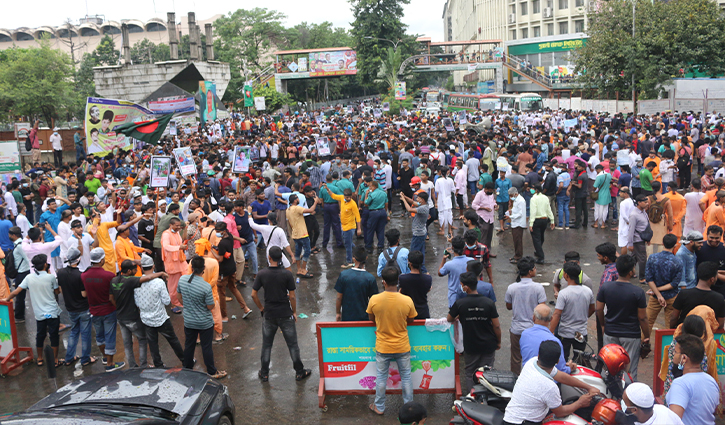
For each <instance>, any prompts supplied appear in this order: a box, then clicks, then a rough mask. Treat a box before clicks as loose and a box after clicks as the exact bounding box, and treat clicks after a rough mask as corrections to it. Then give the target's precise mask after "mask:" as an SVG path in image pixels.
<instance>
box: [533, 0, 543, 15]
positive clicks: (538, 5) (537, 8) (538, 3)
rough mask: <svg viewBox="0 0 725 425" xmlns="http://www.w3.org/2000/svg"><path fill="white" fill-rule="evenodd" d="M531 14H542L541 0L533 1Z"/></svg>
mask: <svg viewBox="0 0 725 425" xmlns="http://www.w3.org/2000/svg"><path fill="white" fill-rule="evenodd" d="M531 9H532V10H531V13H541V0H533V1H532V2H531Z"/></svg>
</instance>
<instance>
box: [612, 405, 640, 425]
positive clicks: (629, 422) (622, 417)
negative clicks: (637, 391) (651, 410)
mask: <svg viewBox="0 0 725 425" xmlns="http://www.w3.org/2000/svg"><path fill="white" fill-rule="evenodd" d="M622 406H623V407H624V401H623V402H622ZM614 421H615V423H618V424H621V425H634V424H635V423H637V418H636V417H635V416H634V415H633V414H630V415H628V414H626V413H624V411H622V410H617V413H615V417H614Z"/></svg>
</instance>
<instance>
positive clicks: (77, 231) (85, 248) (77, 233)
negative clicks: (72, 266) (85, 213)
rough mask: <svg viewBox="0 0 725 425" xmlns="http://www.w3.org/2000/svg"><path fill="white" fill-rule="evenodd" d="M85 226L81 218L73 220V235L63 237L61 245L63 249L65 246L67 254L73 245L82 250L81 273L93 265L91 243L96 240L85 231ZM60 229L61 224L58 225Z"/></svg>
mask: <svg viewBox="0 0 725 425" xmlns="http://www.w3.org/2000/svg"><path fill="white" fill-rule="evenodd" d="M83 228H84V226H83V225H82V224H81V221H80V220H71V222H70V230H71V235H70V237H69V238H68V239H67V240H66V239H63V245H61V249H62V248H63V247H65V249H66V254H67V251H68V249H70V248H71V247H75V248H77V249H78V251H80V252H81V260H80V263H78V270H80V271H81V273H83V272H84V271H86V270H87V269H88V267H90V266H91V245H93V241H94V238H93V236H91V235H89V234H88V233H83ZM58 230H60V225H58ZM61 255H63V254H61Z"/></svg>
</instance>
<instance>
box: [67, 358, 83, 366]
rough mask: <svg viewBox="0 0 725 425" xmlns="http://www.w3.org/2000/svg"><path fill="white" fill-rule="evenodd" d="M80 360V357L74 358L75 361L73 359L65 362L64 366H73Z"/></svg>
mask: <svg viewBox="0 0 725 425" xmlns="http://www.w3.org/2000/svg"><path fill="white" fill-rule="evenodd" d="M80 359H81V358H80V357H78V356H75V357H73V359H71V361H69V362H66V361H63V366H71V365H72V364H73V363H75V362H77V361H78V360H80Z"/></svg>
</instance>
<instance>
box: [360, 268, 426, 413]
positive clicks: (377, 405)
mask: <svg viewBox="0 0 725 425" xmlns="http://www.w3.org/2000/svg"><path fill="white" fill-rule="evenodd" d="M398 275H399V273H398V270H396V269H395V268H394V267H386V268H385V269H383V273H382V276H383V286H384V291H383V292H381V293H379V294H376V295H373V296H372V297H371V298H370V302H369V303H368V309H367V313H368V316H369V317H370V320H371V321H372V322H373V323H375V329H376V332H375V335H376V338H375V351H376V355H375V363H376V365H377V378H376V380H375V402H374V403H373V404H371V405H370V406H369V407H370V410H372V411H373V412H375V413H377V414H378V415H382V414H383V413H384V412H385V390H386V385H387V382H388V374H389V369H390V362H391V361H395V363H396V364H397V365H398V372H399V373H400V382H401V389H402V390H403V403H408V402H410V401H413V382H412V381H411V379H410V374H411V371H410V340H409V338H408V324H409V323H412V322H413V320H414V319H415V316H417V315H418V312H417V311H416V310H415V305H413V300H412V299H411V298H410V297H409V296H407V295H403V294H401V293H400V292H398Z"/></svg>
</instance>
